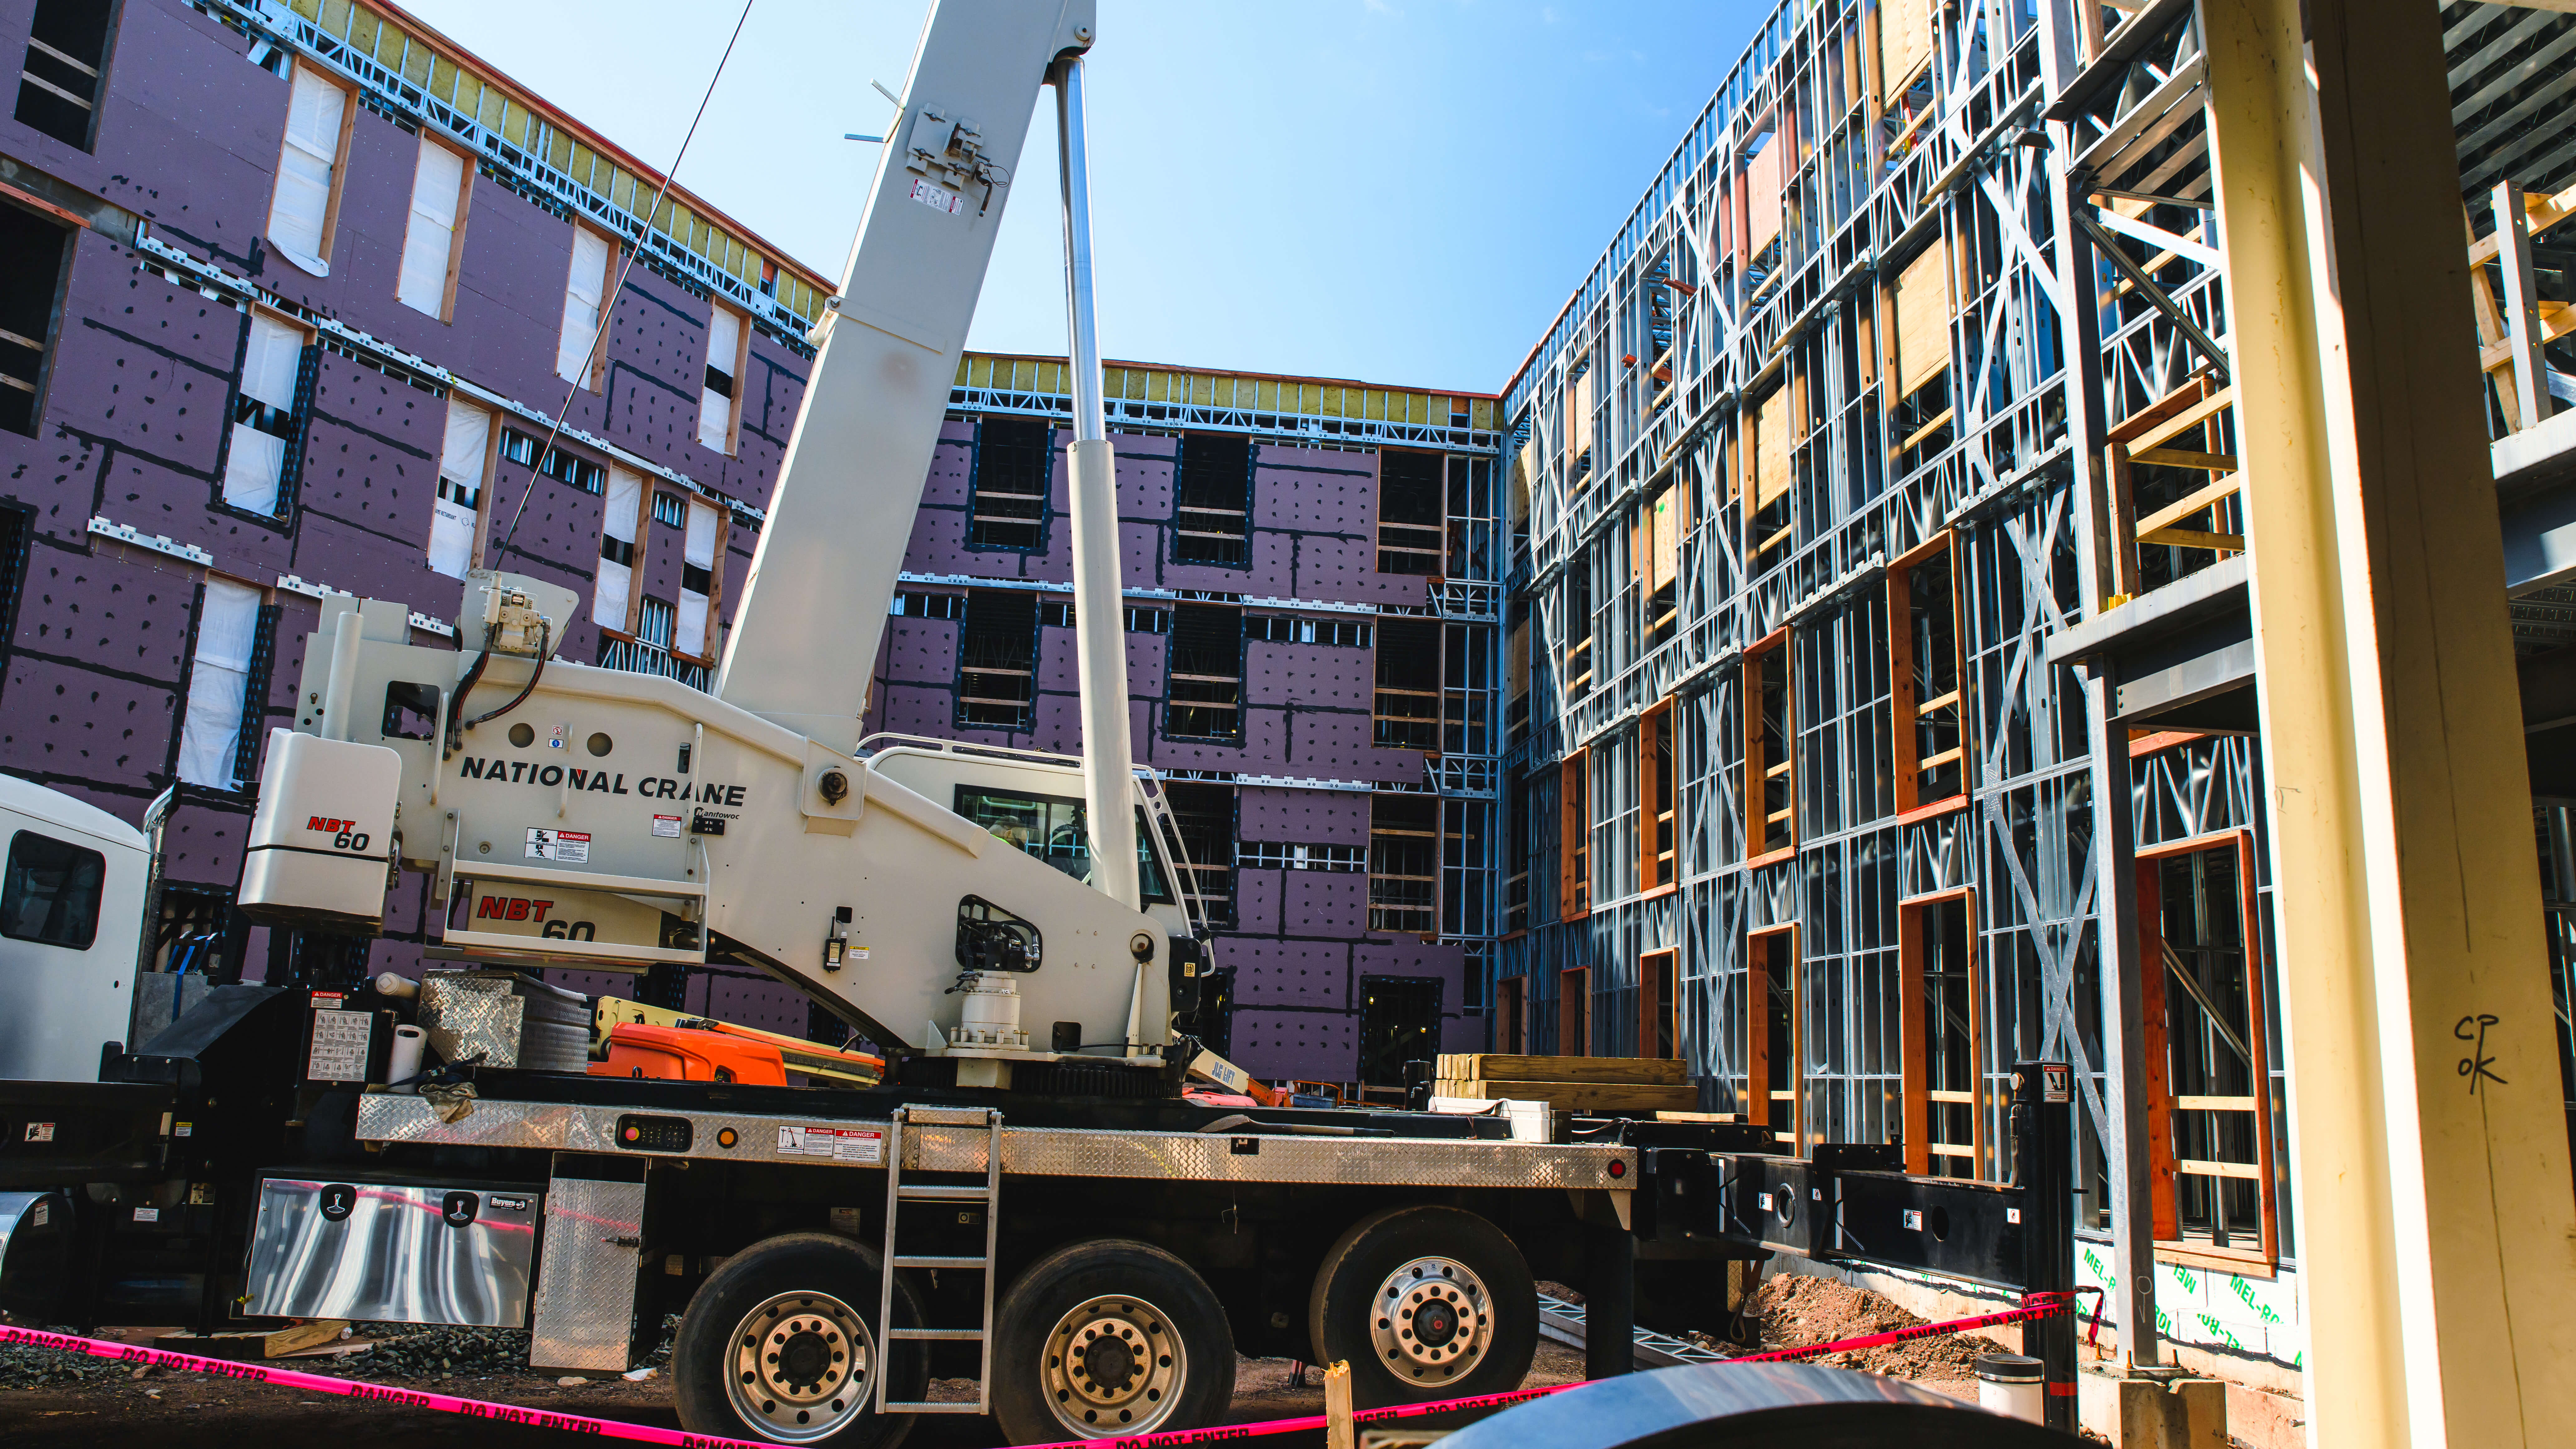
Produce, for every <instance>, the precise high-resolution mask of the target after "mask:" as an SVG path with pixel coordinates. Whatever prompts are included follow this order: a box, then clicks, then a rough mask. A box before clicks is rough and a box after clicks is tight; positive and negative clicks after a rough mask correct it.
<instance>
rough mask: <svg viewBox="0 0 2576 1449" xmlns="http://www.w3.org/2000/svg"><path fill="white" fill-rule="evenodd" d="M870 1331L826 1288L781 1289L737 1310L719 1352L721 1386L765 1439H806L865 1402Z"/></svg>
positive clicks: (829, 1430) (837, 1425)
mask: <svg viewBox="0 0 2576 1449" xmlns="http://www.w3.org/2000/svg"><path fill="white" fill-rule="evenodd" d="M876 1362H877V1355H876V1336H875V1335H874V1334H871V1333H870V1332H868V1325H867V1320H865V1319H863V1318H861V1317H859V1313H858V1310H857V1309H855V1308H852V1307H851V1306H850V1305H848V1304H846V1303H844V1302H842V1301H841V1300H840V1299H838V1298H835V1297H833V1296H832V1295H830V1294H828V1293H781V1294H778V1295H777V1296H776V1297H773V1298H771V1299H769V1300H768V1301H767V1302H764V1303H762V1304H761V1305H760V1306H759V1307H757V1308H754V1309H752V1310H751V1311H750V1312H749V1313H746V1314H744V1315H743V1318H742V1322H741V1324H740V1325H738V1326H737V1327H735V1329H734V1331H733V1339H732V1351H731V1352H730V1353H728V1354H727V1355H726V1356H725V1393H726V1395H727V1396H728V1397H729V1398H730V1399H731V1400H732V1401H733V1407H734V1412H735V1413H737V1414H739V1415H741V1416H742V1421H743V1422H744V1423H745V1424H748V1425H750V1426H751V1427H752V1428H753V1429H754V1430H756V1431H758V1432H759V1433H760V1434H762V1435H763V1436H765V1437H767V1438H771V1439H776V1440H779V1441H781V1442H782V1443H788V1444H805V1443H811V1442H812V1441H814V1440H817V1439H824V1438H828V1437H830V1436H831V1435H834V1434H837V1433H839V1432H840V1431H841V1430H842V1429H844V1428H847V1427H848V1426H849V1423H850V1421H851V1420H852V1419H855V1418H857V1417H858V1416H859V1415H861V1414H864V1413H866V1412H867V1411H868V1408H869V1398H868V1396H869V1394H871V1393H872V1392H873V1391H874V1390H875V1387H876V1386H875V1384H874V1382H873V1381H872V1380H873V1378H874V1375H875V1371H876Z"/></svg>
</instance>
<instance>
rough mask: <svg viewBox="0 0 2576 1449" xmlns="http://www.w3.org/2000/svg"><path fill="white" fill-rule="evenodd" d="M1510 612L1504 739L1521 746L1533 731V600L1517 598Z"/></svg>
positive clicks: (1505, 640)
mask: <svg viewBox="0 0 2576 1449" xmlns="http://www.w3.org/2000/svg"><path fill="white" fill-rule="evenodd" d="M1510 609H1511V613H1510V618H1511V625H1510V627H1509V628H1508V629H1506V630H1505V631H1504V634H1503V684H1504V688H1503V696H1504V704H1503V738H1504V739H1505V740H1506V741H1509V742H1511V743H1513V744H1517V743H1519V742H1520V739H1521V737H1522V735H1524V734H1525V733H1527V732H1528V730H1529V717H1530V652H1529V651H1530V621H1529V601H1528V600H1527V599H1514V600H1512V602H1511V605H1510Z"/></svg>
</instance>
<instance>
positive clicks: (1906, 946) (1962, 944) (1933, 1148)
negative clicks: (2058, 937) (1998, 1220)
mask: <svg viewBox="0 0 2576 1449" xmlns="http://www.w3.org/2000/svg"><path fill="white" fill-rule="evenodd" d="M1900 909H1901V910H1902V912H1903V917H1904V919H1903V920H1902V921H1901V922H1900V923H1899V930H1900V932H1901V937H1900V941H1899V945H1898V951H1899V954H1900V957H1901V960H1900V962H1899V969H1898V987H1897V989H1898V990H1899V991H1900V992H1901V993H1902V998H1901V1001H1900V1016H1899V1023H1900V1026H1899V1034H1900V1036H1901V1037H1902V1040H1903V1045H1904V1053H1905V1055H1904V1067H1903V1071H1904V1089H1905V1129H1904V1130H1905V1170H1906V1171H1908V1172H1912V1173H1929V1174H1931V1175H1933V1176H1937V1177H1969V1178H1973V1177H1981V1176H1984V1175H1985V1173H1983V1172H1982V1171H1981V1170H1980V1169H1981V1168H1982V1167H1983V1166H1984V1164H1985V1161H1986V1152H1985V1142H1984V1128H1985V1114H1984V1113H1983V1112H1982V1111H1981V1110H1980V1103H1981V1099H1980V1094H1979V1090H1978V1089H1979V1085H1980V1083H1981V1082H1982V1080H1983V1078H1984V1068H1983V1065H1982V1063H1983V1062H1984V1052H1985V1030H1984V1022H1985V989H1984V982H1983V981H1982V979H1981V977H1980V973H1979V971H1978V969H1977V960H1976V933H1975V931H1974V930H1973V929H1972V928H1971V924H1970V914H1969V898H1968V897H1967V896H1965V895H1958V896H1950V897H1946V898H1944V899H1941V900H1931V901H1921V902H1915V903H1909V904H1907V905H1905V906H1903V907H1901V908H1900Z"/></svg>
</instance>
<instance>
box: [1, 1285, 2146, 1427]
mask: <svg viewBox="0 0 2576 1449" xmlns="http://www.w3.org/2000/svg"><path fill="white" fill-rule="evenodd" d="M2098 1291H2099V1290H2098V1289H2078V1290H2076V1292H2077V1293H2083V1292H2098ZM2075 1297H2076V1294H2075V1293H2026V1294H2024V1295H2022V1306H2021V1307H2019V1308H2007V1309H2004V1310H2002V1311H2000V1312H1995V1313H1986V1314H1980V1315H1978V1316H1977V1317H1974V1318H1954V1319H1951V1320H1949V1321H1947V1322H1943V1323H1924V1324H1918V1325H1916V1326H1915V1327H1912V1328H1900V1329H1896V1330H1894V1331H1893V1332H1889V1333H1874V1334H1869V1335H1866V1336H1864V1337H1860V1338H1844V1339H1837V1340H1835V1341H1834V1342H1832V1343H1812V1344H1809V1345H1807V1346H1806V1347H1804V1348H1784V1349H1778V1350H1775V1351H1773V1352H1770V1353H1757V1354H1747V1355H1745V1356H1743V1357H1741V1358H1733V1359H1728V1360H1725V1362H1728V1363H1785V1362H1789V1361H1792V1360H1796V1359H1806V1358H1818V1357H1821V1356H1823V1355H1825V1354H1829V1353H1842V1352H1845V1351H1847V1350H1851V1349H1862V1348H1876V1347H1879V1346H1880V1345H1882V1344H1890V1343H1903V1342H1905V1341H1906V1340H1908V1339H1916V1338H1930V1337H1933V1336H1935V1335H1937V1334H1944V1333H1959V1332H1963V1331H1965V1330H1968V1329H1972V1328H1989V1327H1992V1326H1994V1325H1997V1324H2003V1323H2020V1322H2026V1321H2029V1320H2032V1319H2038V1318H2054V1317H2056V1316H2057V1315H2059V1314H2061V1313H2069V1312H2072V1311H2074V1306H2075ZM0 1343H21V1344H27V1345H30V1346H32V1347H36V1348H51V1349H60V1350H62V1351H63V1352H66V1353H82V1354H88V1355H89V1356H90V1357H92V1358H106V1359H115V1360H118V1361H119V1362H123V1363H131V1364H147V1365H150V1366H151V1367H153V1368H165V1369H175V1370H178V1371H180V1372H182V1373H199V1374H214V1375H216V1376H218V1377H221V1378H228V1379H238V1380H241V1381H243V1382H247V1383H260V1384H276V1385H278V1386H279V1387H281V1388H289V1389H302V1390H304V1391H306V1392H308V1393H316V1394H337V1395H339V1396H340V1397H342V1398H348V1399H362V1400H365V1401H366V1402H368V1403H371V1404H393V1405H396V1406H398V1407H402V1408H409V1409H428V1410H431V1411H433V1412H436V1413H442V1414H462V1415H464V1416H466V1417H468V1418H474V1419H490V1420H493V1421H495V1422H498V1423H503V1424H525V1425H527V1426H528V1427H530V1428H533V1429H560V1430H563V1431H565V1432H567V1433H572V1434H596V1435H598V1436H599V1437H601V1438H603V1439H625V1440H629V1441H632V1442H634V1443H639V1444H675V1445H680V1446H682V1449H776V1446H775V1445H773V1444H771V1443H770V1442H769V1441H767V1440H758V1439H727V1438H724V1437H722V1436H720V1435H715V1434H692V1433H690V1432H688V1431H687V1430H685V1429H663V1428H657V1427H655V1426H653V1425H650V1424H630V1423H627V1422H625V1421H624V1420H621V1419H596V1418H592V1417H589V1416H588V1415H584V1414H561V1413H557V1412H555V1411H553V1410H551V1409H530V1408H523V1407H521V1406H520V1405H517V1404H496V1403H493V1402H492V1401H490V1400H488V1399H464V1398H458V1397H456V1396H455V1395H453V1394H434V1393H429V1392H427V1391H425V1390H421V1389H397V1388H389V1387H387V1386H385V1385H383V1384H367V1383H359V1382H357V1381H356V1380H354V1379H339V1378H332V1377H330V1376H328V1375H325V1374H308V1373H302V1372H299V1371H297V1370H295V1369H282V1368H271V1367H269V1366H268V1365H267V1364H264V1363H235V1362H233V1361H231V1360H229V1359H220V1358H201V1357H199V1356H197V1355H195V1354H190V1353H172V1352H170V1351H169V1350H167V1349H159V1348H145V1347H142V1346H141V1345H139V1344H131V1343H110V1342H108V1341H106V1340H104V1339H97V1338H82V1337H79V1336H78V1335H75V1334H69V1333H44V1332H40V1331H38V1330H36V1329H32V1328H16V1327H12V1326H10V1325H8V1324H5V1323H0ZM1582 1386H1583V1385H1582V1384H1581V1383H1571V1384H1553V1385H1550V1386H1548V1387H1546V1388H1538V1389H1514V1390H1512V1391H1510V1392H1509V1393H1501V1394H1478V1395H1476V1396H1474V1397H1472V1398H1465V1399H1443V1400H1440V1401H1438V1402H1436V1403H1428V1404H1395V1405H1390V1406H1389V1407H1386V1408H1382V1409H1362V1410H1360V1411H1358V1412H1357V1413H1355V1414H1353V1415H1352V1416H1351V1418H1352V1420H1353V1421H1354V1422H1356V1423H1358V1424H1363V1425H1366V1424H1384V1423H1392V1422H1394V1421H1396V1420H1400V1419H1418V1418H1423V1417H1426V1416H1429V1415H1432V1414H1452V1413H1460V1412H1474V1411H1476V1410H1480V1409H1488V1410H1489V1409H1506V1408H1510V1407H1511V1406H1512V1405H1514V1404H1522V1403H1527V1402H1528V1401H1530V1400H1532V1399H1539V1398H1545V1397H1546V1396H1548V1395H1549V1394H1556V1393H1563V1392H1564V1391H1565V1390H1567V1389H1575V1388H1581V1387H1582ZM1325 1425H1326V1419H1325V1416H1324V1415H1322V1414H1307V1415H1303V1416H1300V1417H1298V1418H1294V1419H1266V1420H1263V1421H1261V1422H1260V1423H1257V1424H1211V1425H1209V1426H1208V1427H1206V1428H1204V1429H1173V1430H1167V1431H1165V1432H1162V1433H1159V1434H1125V1435H1113V1436H1111V1437H1109V1438H1106V1439H1069V1440H1065V1441H1063V1442H1061V1443H1057V1444H1046V1445H1038V1446H1033V1449H1078V1446H1098V1445H1102V1444H1110V1445H1115V1446H1117V1449H1161V1446H1164V1445H1183V1444H1213V1443H1217V1442H1219V1441H1221V1440H1228V1439H1251V1438H1256V1437H1259V1436H1261V1435H1266V1434H1294V1433H1298V1432H1300V1431H1310V1430H1315V1429H1321V1428H1323V1427H1325Z"/></svg>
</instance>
